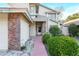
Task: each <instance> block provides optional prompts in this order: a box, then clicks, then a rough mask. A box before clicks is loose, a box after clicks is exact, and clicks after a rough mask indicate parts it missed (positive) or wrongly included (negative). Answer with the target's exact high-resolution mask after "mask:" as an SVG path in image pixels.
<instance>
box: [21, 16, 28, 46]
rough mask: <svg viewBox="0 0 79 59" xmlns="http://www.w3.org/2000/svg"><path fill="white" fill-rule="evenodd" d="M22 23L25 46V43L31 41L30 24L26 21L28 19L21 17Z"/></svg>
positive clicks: (22, 36) (22, 39) (22, 37)
mask: <svg viewBox="0 0 79 59" xmlns="http://www.w3.org/2000/svg"><path fill="white" fill-rule="evenodd" d="M20 22H21V25H20V26H21V27H20V29H21V32H20V33H21V34H20V35H21V38H20V39H21V41H20V42H21V46H23V45H24V44H25V42H26V41H27V40H28V39H29V23H28V22H27V21H26V19H25V18H24V17H23V16H21V19H20Z"/></svg>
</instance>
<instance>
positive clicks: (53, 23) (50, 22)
mask: <svg viewBox="0 0 79 59" xmlns="http://www.w3.org/2000/svg"><path fill="white" fill-rule="evenodd" d="M51 25H57V23H55V22H53V21H51V20H48V31H49V29H50V26H51Z"/></svg>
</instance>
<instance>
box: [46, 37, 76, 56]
mask: <svg viewBox="0 0 79 59" xmlns="http://www.w3.org/2000/svg"><path fill="white" fill-rule="evenodd" d="M47 46H48V52H49V54H50V55H51V56H75V55H77V54H78V44H77V42H76V41H75V39H73V38H71V37H67V36H55V37H51V38H50V39H48V41H47Z"/></svg>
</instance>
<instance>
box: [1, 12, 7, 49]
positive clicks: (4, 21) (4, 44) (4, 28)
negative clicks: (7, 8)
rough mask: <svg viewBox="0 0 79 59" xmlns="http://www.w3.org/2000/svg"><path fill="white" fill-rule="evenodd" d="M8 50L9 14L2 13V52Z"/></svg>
mask: <svg viewBox="0 0 79 59" xmlns="http://www.w3.org/2000/svg"><path fill="white" fill-rule="evenodd" d="M7 49H8V14H6V13H0V50H7Z"/></svg>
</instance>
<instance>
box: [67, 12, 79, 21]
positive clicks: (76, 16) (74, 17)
mask: <svg viewBox="0 0 79 59" xmlns="http://www.w3.org/2000/svg"><path fill="white" fill-rule="evenodd" d="M77 18H79V13H75V14H72V15H70V16H68V17H67V19H66V21H70V20H74V19H77Z"/></svg>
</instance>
